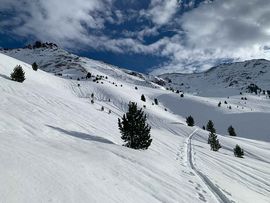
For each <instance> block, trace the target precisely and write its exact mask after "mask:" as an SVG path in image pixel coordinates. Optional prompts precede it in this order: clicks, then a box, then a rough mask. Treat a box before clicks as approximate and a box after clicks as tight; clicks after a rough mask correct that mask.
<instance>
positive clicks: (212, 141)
mask: <svg viewBox="0 0 270 203" xmlns="http://www.w3.org/2000/svg"><path fill="white" fill-rule="evenodd" d="M186 123H187V125H188V126H191V127H192V126H194V124H195V121H194V119H193V117H192V116H188V117H187V118H186ZM203 129H204V130H207V131H209V136H208V141H207V142H208V144H209V145H210V147H211V150H213V151H218V150H219V149H220V148H221V144H220V143H219V140H218V139H217V134H216V129H215V127H214V123H213V121H212V120H209V121H208V123H207V125H206V127H205V126H203ZM228 133H229V135H230V136H237V134H236V132H235V130H234V128H233V127H232V126H229V128H228ZM233 151H234V155H235V156H236V157H240V158H241V157H243V156H244V150H243V149H242V148H241V147H240V146H239V145H236V146H235V148H234V149H233Z"/></svg>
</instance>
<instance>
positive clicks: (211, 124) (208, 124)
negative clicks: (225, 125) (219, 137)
mask: <svg viewBox="0 0 270 203" xmlns="http://www.w3.org/2000/svg"><path fill="white" fill-rule="evenodd" d="M206 130H208V131H209V132H212V133H215V132H216V129H215V128H214V123H213V121H212V120H209V121H208V123H207V125H206Z"/></svg>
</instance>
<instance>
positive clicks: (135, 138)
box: [118, 102, 152, 149]
mask: <svg viewBox="0 0 270 203" xmlns="http://www.w3.org/2000/svg"><path fill="white" fill-rule="evenodd" d="M146 121H147V118H146V115H145V114H144V112H143V110H142V109H138V107H137V104H136V103H134V102H130V103H129V105H128V112H127V113H126V114H124V115H123V117H122V119H118V127H119V130H120V133H121V135H122V136H121V138H122V139H123V140H124V142H125V144H124V146H126V147H130V148H133V149H147V148H148V147H149V146H150V145H151V142H152V139H151V135H150V130H151V127H150V126H149V125H148V124H147V122H146Z"/></svg>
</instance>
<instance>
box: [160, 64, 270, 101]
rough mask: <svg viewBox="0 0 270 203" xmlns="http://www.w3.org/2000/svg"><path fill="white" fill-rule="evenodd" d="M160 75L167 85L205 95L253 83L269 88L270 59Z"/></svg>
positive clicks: (243, 88)
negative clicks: (202, 70) (196, 71)
mask: <svg viewBox="0 0 270 203" xmlns="http://www.w3.org/2000/svg"><path fill="white" fill-rule="evenodd" d="M159 77H161V78H163V79H165V80H166V81H167V82H168V87H172V88H174V89H180V90H182V91H184V92H189V93H196V94H198V95H204V96H229V95H232V94H239V92H240V91H244V92H245V91H246V88H247V87H248V86H249V85H250V84H256V85H257V86H258V87H259V88H261V89H262V90H270V61H267V60H264V59H257V60H250V61H245V62H238V63H231V64H222V65H219V66H217V67H214V68H211V69H210V70H208V71H206V72H203V73H194V74H179V73H169V74H163V75H160V76H159Z"/></svg>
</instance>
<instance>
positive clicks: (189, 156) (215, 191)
mask: <svg viewBox="0 0 270 203" xmlns="http://www.w3.org/2000/svg"><path fill="white" fill-rule="evenodd" d="M197 131H198V129H195V130H194V131H193V132H192V133H191V134H190V135H189V136H188V137H187V138H186V140H185V145H186V146H185V153H186V157H185V158H186V160H185V163H186V166H187V167H188V168H190V169H191V170H192V171H193V172H194V174H196V175H197V177H198V178H200V179H201V180H202V182H203V183H204V184H205V185H206V187H207V188H208V189H209V191H210V192H211V193H212V194H213V196H214V197H215V199H216V201H217V202H220V203H231V202H232V201H230V200H229V199H228V198H227V197H226V196H225V195H224V194H223V193H222V192H221V191H220V189H219V188H218V187H217V186H215V185H214V183H213V182H212V181H211V180H210V179H209V178H208V177H207V176H206V175H204V174H203V173H202V172H200V171H198V170H197V169H196V167H195V166H194V164H193V161H192V147H191V140H192V137H193V136H194V135H195V134H196V132H197Z"/></svg>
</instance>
